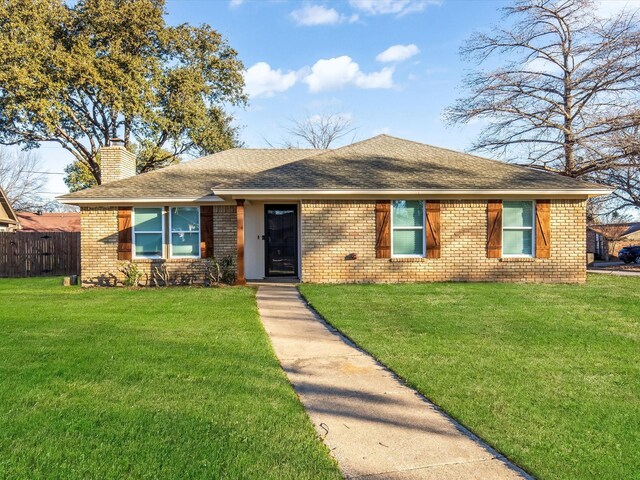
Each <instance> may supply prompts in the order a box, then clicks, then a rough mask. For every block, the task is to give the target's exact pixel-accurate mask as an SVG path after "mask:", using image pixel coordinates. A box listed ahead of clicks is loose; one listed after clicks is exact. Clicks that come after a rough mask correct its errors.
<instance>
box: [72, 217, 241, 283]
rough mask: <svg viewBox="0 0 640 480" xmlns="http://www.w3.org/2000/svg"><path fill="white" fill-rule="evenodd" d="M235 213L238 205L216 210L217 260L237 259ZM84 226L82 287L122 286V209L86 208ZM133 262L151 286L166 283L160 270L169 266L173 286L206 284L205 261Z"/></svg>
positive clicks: (214, 219)
mask: <svg viewBox="0 0 640 480" xmlns="http://www.w3.org/2000/svg"><path fill="white" fill-rule="evenodd" d="M235 212H236V207H235V206H234V205H220V206H218V205H216V206H214V207H213V237H214V246H213V248H214V256H215V257H216V258H222V257H224V256H227V255H231V256H233V257H234V259H235V255H236V223H235V221H236V220H235V218H236V217H235V215H236V213H235ZM81 226H82V237H81V255H82V271H81V277H82V284H83V285H85V286H91V285H103V286H107V285H115V284H117V283H118V282H121V281H122V278H123V275H122V273H121V272H119V271H118V267H119V265H120V264H121V263H122V262H121V261H119V260H118V208H117V207H83V208H82V209H81ZM165 231H166V228H165ZM165 236H166V235H165ZM165 240H166V239H165ZM133 262H135V263H136V264H137V265H138V266H139V267H140V269H141V270H142V272H143V273H144V276H143V278H142V282H143V283H146V284H150V285H153V284H155V283H157V282H160V283H162V281H161V279H159V278H158V275H157V273H156V272H157V271H156V268H159V267H160V266H161V265H165V266H166V268H167V272H168V274H169V276H170V278H171V281H172V283H183V284H189V283H202V282H203V281H204V278H205V277H204V266H203V262H202V261H201V260H194V259H166V260H165V259H158V260H155V259H154V260H152V259H135V260H133Z"/></svg>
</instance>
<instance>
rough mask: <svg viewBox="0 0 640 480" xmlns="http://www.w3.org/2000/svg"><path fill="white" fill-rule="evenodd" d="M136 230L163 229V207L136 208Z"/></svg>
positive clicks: (150, 230) (156, 230) (157, 230)
mask: <svg viewBox="0 0 640 480" xmlns="http://www.w3.org/2000/svg"><path fill="white" fill-rule="evenodd" d="M133 216H134V221H135V225H134V228H135V231H136V232H159V231H161V230H162V208H136V209H134V215H133Z"/></svg>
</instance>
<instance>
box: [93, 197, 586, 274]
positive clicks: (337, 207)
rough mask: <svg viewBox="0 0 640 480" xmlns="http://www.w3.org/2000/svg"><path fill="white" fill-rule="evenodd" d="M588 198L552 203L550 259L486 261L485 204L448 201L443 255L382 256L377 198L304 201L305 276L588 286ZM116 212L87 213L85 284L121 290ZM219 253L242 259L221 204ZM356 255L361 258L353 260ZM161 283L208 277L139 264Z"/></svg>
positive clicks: (217, 209)
mask: <svg viewBox="0 0 640 480" xmlns="http://www.w3.org/2000/svg"><path fill="white" fill-rule="evenodd" d="M585 207H586V202H585V201H583V200H552V202H551V257H550V258H548V259H499V258H487V255H486V241H487V212H486V209H487V202H486V200H446V201H442V202H441V211H440V212H441V257H440V258H433V259H431V258H430V259H427V258H419V259H413V258H411V259H406V258H405V259H388V258H379V259H377V258H375V201H370V200H333V201H325V200H303V201H301V202H300V221H301V228H300V230H301V238H300V244H301V251H302V262H301V263H302V270H301V274H302V275H301V279H302V281H304V282H311V283H319V282H322V283H339V282H340V283H341V282H424V281H512V282H572V283H582V282H585V281H586V266H585V254H586V248H585V247H586V225H585ZM117 231H118V218H117V207H85V208H82V280H83V284H84V285H114V284H116V283H117V282H119V281H121V280H122V274H121V273H120V272H119V271H118V266H119V264H120V263H121V262H120V261H118V254H117V248H118V234H117ZM213 232H214V255H215V256H216V257H217V258H222V257H224V256H226V255H232V256H233V257H234V258H235V256H236V207H235V205H221V206H214V213H213ZM352 253H355V254H356V257H357V258H356V259H352V258H350V254H352ZM134 262H135V263H137V264H138V265H139V266H140V267H141V269H142V271H143V273H144V274H145V277H143V279H142V280H143V282H144V281H146V283H148V284H153V283H154V278H155V275H154V267H158V266H159V265H162V264H164V265H166V267H167V271H168V272H169V274H170V275H171V277H172V279H173V282H174V283H200V282H202V281H203V280H204V275H203V265H202V261H200V260H193V259H167V260H148V259H141V260H134Z"/></svg>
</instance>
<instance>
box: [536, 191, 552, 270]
mask: <svg viewBox="0 0 640 480" xmlns="http://www.w3.org/2000/svg"><path fill="white" fill-rule="evenodd" d="M549 257H551V200H536V258H549Z"/></svg>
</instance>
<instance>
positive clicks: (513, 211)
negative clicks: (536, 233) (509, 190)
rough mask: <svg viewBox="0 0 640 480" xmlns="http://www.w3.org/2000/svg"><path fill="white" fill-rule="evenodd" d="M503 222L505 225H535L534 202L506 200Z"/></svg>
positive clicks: (503, 207)
mask: <svg viewBox="0 0 640 480" xmlns="http://www.w3.org/2000/svg"><path fill="white" fill-rule="evenodd" d="M502 210H503V212H502V218H503V220H502V222H503V226H505V227H531V226H532V225H533V203H532V202H504V203H503V205H502Z"/></svg>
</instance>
